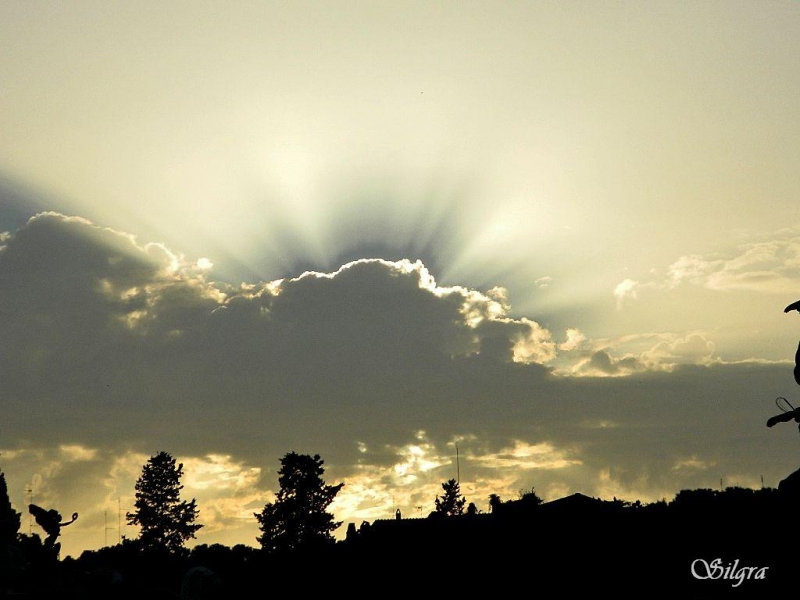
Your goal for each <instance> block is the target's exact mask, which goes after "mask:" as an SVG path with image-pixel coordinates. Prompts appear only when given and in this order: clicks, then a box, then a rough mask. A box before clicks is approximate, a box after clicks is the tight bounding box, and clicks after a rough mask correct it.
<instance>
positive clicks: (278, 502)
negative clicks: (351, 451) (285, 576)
mask: <svg viewBox="0 0 800 600" xmlns="http://www.w3.org/2000/svg"><path fill="white" fill-rule="evenodd" d="M323 463H324V461H323V460H322V459H321V458H320V457H319V454H315V455H314V456H310V455H308V454H297V453H296V452H289V453H287V454H286V455H285V456H284V457H283V458H282V459H281V468H280V469H279V470H278V475H279V477H278V484H279V485H280V490H279V491H278V493H277V494H276V499H275V502H267V504H266V505H265V506H264V509H263V510H262V511H261V512H260V513H254V515H255V517H256V519H257V520H258V523H259V529H260V530H261V533H262V535H261V536H259V537H257V538H256V540H257V541H258V542H259V543H260V544H261V547H262V548H263V549H264V550H267V551H268V552H277V551H284V550H293V549H296V548H309V547H313V546H319V545H325V544H328V543H332V542H333V535H332V532H333V531H334V530H335V529H336V528H337V527H339V525H341V524H342V523H341V521H334V520H333V515H332V514H331V513H329V512H327V509H328V506H330V504H331V502H333V500H334V498H336V495H337V494H338V493H339V490H341V489H342V486H344V483H339V484H336V485H327V484H326V483H325V481H324V480H323V479H322V475H323V473H324V472H325V469H324V468H323V467H322V465H323Z"/></svg>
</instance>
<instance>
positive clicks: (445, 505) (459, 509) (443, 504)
mask: <svg viewBox="0 0 800 600" xmlns="http://www.w3.org/2000/svg"><path fill="white" fill-rule="evenodd" d="M442 489H443V490H444V494H442V497H441V498H440V497H439V496H436V512H437V513H439V514H442V515H444V516H446V517H455V516H458V515H460V514H462V513H463V512H464V504H466V502H467V499H466V498H465V497H464V496H463V495H462V494H461V487H460V486H459V485H458V482H457V481H456V480H455V479H449V480H447V481H445V482H444V483H443V484H442Z"/></svg>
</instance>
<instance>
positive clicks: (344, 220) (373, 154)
mask: <svg viewBox="0 0 800 600" xmlns="http://www.w3.org/2000/svg"><path fill="white" fill-rule="evenodd" d="M798 30H800V5H798V4H797V3H793V2H769V3H764V2H740V1H735V0H734V1H726V2H713V1H710V2H696V3H693V2H682V3H675V2H666V1H663V2H662V1H649V2H635V3H634V2H630V3H628V2H593V1H589V2H580V3H563V2H544V1H543V2H484V1H473V2H469V1H468V2H448V1H442V2H431V1H425V2H414V1H411V2H386V1H377V2H376V1H372V2H359V1H342V0H332V1H329V2H304V1H300V0H298V1H285V2H279V1H276V2H247V1H242V2H237V3H235V4H234V5H231V4H230V3H223V2H209V1H203V0H199V1H196V2H191V3H183V2H174V3H162V2H148V1H145V0H142V1H140V2H136V3H128V4H123V3H109V2H95V1H92V0H85V1H80V2H78V1H67V2H60V3H51V2H42V1H38V0H31V1H26V2H4V3H2V4H0V232H3V233H1V234H0V342H1V343H0V354H2V360H0V394H1V395H2V406H3V410H2V413H3V419H2V424H1V425H0V469H2V470H3V472H4V473H5V474H6V479H7V481H8V486H9V494H10V496H11V500H12V503H13V504H14V506H15V507H16V508H17V510H20V511H22V512H25V506H26V505H27V504H28V503H29V502H30V501H31V499H33V502H34V503H36V504H40V505H43V506H45V507H47V508H53V507H54V508H57V509H58V510H60V511H61V513H62V514H64V515H69V514H71V513H72V512H78V513H79V515H80V516H79V519H78V521H77V522H76V523H75V524H74V525H71V526H70V528H68V529H65V530H64V532H63V535H62V538H61V542H62V546H63V549H62V555H67V554H70V555H73V556H77V555H78V554H80V552H81V551H83V550H85V549H94V548H98V547H101V546H103V545H104V544H108V543H115V542H116V541H117V539H118V537H119V536H121V535H125V536H127V537H131V538H132V537H135V536H136V529H135V528H134V527H131V526H127V525H125V524H124V521H125V519H124V513H125V512H126V511H127V510H131V509H132V505H133V501H134V498H133V494H134V482H135V480H136V478H137V477H138V476H139V474H140V473H141V468H142V466H143V464H144V463H145V462H146V461H147V459H148V458H149V457H150V456H152V455H154V454H156V453H157V452H159V451H162V450H163V451H167V452H169V453H170V454H172V455H173V456H174V457H175V458H176V459H177V460H178V461H179V462H182V463H183V464H184V471H185V475H184V479H183V483H184V485H185V487H184V490H183V493H184V495H185V497H186V498H196V499H197V503H198V507H199V509H200V515H199V522H201V523H202V524H204V527H203V529H201V530H200V531H199V533H198V537H197V539H196V540H195V541H194V542H193V543H209V544H211V543H224V544H227V545H233V544H236V543H244V544H248V545H256V542H255V537H256V536H257V535H258V533H259V532H258V529H257V522H256V521H255V518H254V516H253V513H255V512H260V510H261V509H262V508H263V505H264V503H266V502H268V501H272V499H274V493H275V492H276V491H277V469H278V468H279V467H280V462H279V461H280V458H281V457H282V456H283V455H284V454H286V453H287V452H290V451H296V452H300V453H306V454H319V455H320V456H321V457H322V458H323V460H324V461H325V468H326V472H325V477H326V480H327V481H328V482H329V483H338V482H344V483H345V486H344V488H343V489H342V491H341V492H340V494H339V497H338V498H337V500H336V503H335V504H334V505H333V507H332V510H333V511H334V514H335V515H336V518H337V520H340V521H343V522H344V523H348V522H354V523H356V524H358V523H361V522H362V521H364V520H367V521H371V520H374V519H376V518H386V517H390V516H392V515H393V514H394V511H395V509H398V508H399V509H400V510H401V512H402V513H403V515H406V516H425V515H427V513H428V512H430V511H431V510H432V509H433V508H434V498H435V496H436V495H437V493H440V492H441V483H442V482H443V481H445V480H447V479H449V478H451V477H455V476H456V475H457V474H458V475H459V477H460V483H461V488H462V491H463V492H464V493H465V495H466V496H467V500H468V501H469V502H475V504H476V506H477V507H478V508H479V509H480V510H488V495H489V494H490V493H497V494H499V495H500V496H501V498H503V499H513V498H516V497H517V496H518V494H519V493H520V490H530V489H531V488H532V487H533V488H535V490H536V492H537V493H538V494H539V495H540V496H542V497H543V498H544V499H546V500H553V499H556V498H558V497H561V496H563V495H567V494H570V493H574V492H581V493H584V494H587V495H591V496H595V497H602V498H606V499H610V498H613V497H617V498H622V499H627V500H635V499H641V500H642V501H654V500H658V499H662V498H666V499H671V498H672V497H674V495H675V494H676V493H677V492H678V491H679V490H681V489H687V488H697V487H714V488H716V487H719V486H720V485H723V486H729V485H741V486H746V487H759V486H761V485H762V479H763V484H764V485H767V486H776V485H777V484H778V482H779V481H780V480H781V479H782V478H783V477H785V476H786V475H788V474H789V473H790V472H792V471H793V470H794V469H795V468H796V467H797V464H796V462H795V458H794V455H795V451H796V449H797V447H798V445H799V444H800V437H798V432H797V431H796V429H795V427H794V425H793V424H782V425H780V426H777V427H775V428H774V429H767V428H766V426H765V422H766V419H767V418H768V417H770V416H772V415H773V414H775V413H776V412H778V409H777V408H776V407H775V399H776V397H778V396H784V397H786V398H787V399H789V400H790V402H793V403H794V404H795V405H798V404H800V399H798V397H797V393H796V388H795V386H796V385H797V384H796V383H795V381H794V380H793V376H792V368H793V358H794V353H795V350H796V348H797V340H798V338H799V337H800V316H798V314H796V313H791V314H784V312H783V308H784V307H785V306H786V305H788V304H789V303H790V302H793V301H795V300H797V299H798V297H800V205H798V203H797V199H798V195H799V194H800V171H798V169H797V164H798V163H799V162H800V104H798V102H797V98H798V96H799V93H800V39H798V36H797V35H796V32H797V31H798ZM456 447H457V448H458V461H456ZM120 513H121V514H122V515H123V517H122V519H121V521H122V526H121V527H118V522H119V520H118V516H119V514H120ZM22 529H23V532H25V533H27V532H28V531H31V532H33V533H39V534H40V535H41V534H42V532H41V531H40V530H39V529H38V527H37V525H36V524H35V523H33V524H31V523H30V521H29V519H28V518H27V515H26V516H25V517H24V518H23V528H22ZM343 531H344V527H342V528H341V530H340V532H339V533H342V532H343Z"/></svg>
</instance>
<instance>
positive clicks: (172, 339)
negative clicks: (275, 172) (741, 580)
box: [0, 214, 796, 483]
mask: <svg viewBox="0 0 800 600" xmlns="http://www.w3.org/2000/svg"><path fill="white" fill-rule="evenodd" d="M173 259H175V256H173V255H172V254H170V253H169V252H168V251H167V250H166V249H164V248H161V247H158V246H153V247H148V248H143V247H141V246H137V245H136V243H135V242H134V241H133V240H132V239H131V238H129V237H126V236H122V235H120V234H118V233H115V232H111V231H108V230H103V229H100V228H97V227H95V226H92V225H90V224H89V223H87V222H84V221H80V220H74V219H73V220H70V219H67V218H64V217H62V216H59V215H53V214H50V215H41V216H38V217H36V218H34V219H33V220H31V221H30V222H29V223H28V224H27V225H26V226H24V227H23V228H21V229H19V230H18V231H16V232H14V233H13V234H12V235H11V236H10V237H9V238H8V239H7V240H6V242H5V248H4V249H3V250H2V251H0V282H2V284H1V285H0V316H1V317H2V318H0V339H2V346H0V380H2V395H3V405H4V410H3V412H4V419H3V420H4V425H3V432H2V433H3V438H4V439H3V445H4V446H7V447H8V446H12V447H13V446H20V447H21V446H44V445H53V444H64V443H82V444H86V445H89V446H91V447H100V448H106V449H109V450H114V449H127V448H133V449H137V450H140V451H142V452H145V453H152V452H155V451H156V450H159V449H168V450H169V451H171V452H173V453H177V454H186V455H202V454H206V453H209V452H224V453H230V454H233V455H235V456H237V457H239V458H240V459H242V460H246V461H248V462H249V463H250V464H255V465H264V466H269V467H274V465H275V463H276V461H277V458H278V457H279V456H280V455H282V454H283V453H285V452H287V451H289V450H293V449H295V450H298V451H303V452H318V453H320V454H321V455H323V457H324V458H325V459H326V462H327V463H328V464H331V465H337V464H338V465H347V464H353V463H354V462H355V461H356V459H357V457H358V451H357V448H356V441H360V442H364V443H366V444H367V446H368V447H369V448H370V449H371V452H372V454H370V457H371V460H373V461H376V462H380V461H386V462H387V463H388V462H390V461H391V460H392V457H391V456H390V455H389V454H388V453H385V452H384V451H383V449H385V447H386V445H402V444H405V443H408V441H409V440H410V439H411V438H412V436H413V433H414V432H415V431H417V430H420V429H424V430H425V431H427V432H428V436H429V438H430V439H431V440H433V441H435V442H437V443H438V444H442V446H443V445H444V443H445V442H447V441H448V440H450V439H451V438H452V436H454V435H463V434H473V435H475V436H476V438H475V439H476V441H475V442H474V446H473V447H472V448H471V449H470V452H473V453H475V454H477V453H480V452H490V451H496V450H497V449H499V448H501V447H503V446H507V445H508V444H509V442H510V441H511V440H514V439H521V440H526V441H528V442H530V443H538V442H541V441H548V442H550V443H552V444H554V445H555V446H557V447H559V448H569V449H572V450H573V452H574V453H575V455H576V456H578V457H579V458H580V459H581V460H583V462H584V466H586V467H588V468H594V469H601V468H611V469H612V472H613V474H614V475H615V476H616V477H619V478H620V479H621V480H626V479H630V480H633V479H635V478H637V477H640V476H641V475H642V474H643V473H647V474H648V477H649V480H650V482H651V483H657V482H658V481H660V480H663V481H667V480H668V479H669V477H671V476H672V471H671V468H672V466H673V465H674V464H675V462H676V461H677V460H680V459H685V458H688V457H691V456H701V457H704V459H705V460H709V461H716V462H717V463H718V464H719V470H721V471H726V470H727V471H726V472H731V471H735V472H737V473H759V472H760V473H762V474H769V473H780V472H784V473H785V472H786V464H787V459H786V458H785V457H780V456H779V457H778V458H777V459H775V460H772V459H769V458H768V453H773V450H770V449H774V448H775V439H776V433H775V432H774V431H771V430H767V429H766V427H765V426H764V422H765V420H766V418H767V417H768V416H770V413H771V410H772V404H771V402H772V400H773V399H774V398H775V396H777V395H786V396H789V397H790V398H791V396H790V393H791V391H793V388H791V387H790V386H791V385H793V381H792V379H791V368H790V367H787V366H781V365H777V366H775V365H772V366H770V365H758V364H738V365H714V366H709V367H682V368H678V369H676V370H675V371H673V372H671V373H666V372H659V373H655V372H652V373H651V372H639V373H637V374H635V375H632V376H629V377H613V378H564V377H557V376H555V375H554V374H553V373H552V371H551V370H550V369H549V368H548V367H547V366H545V365H541V364H537V363H528V364H522V363H515V362H513V361H512V347H513V344H514V341H515V339H517V336H518V335H519V333H520V327H522V326H521V325H520V323H519V322H518V321H509V322H503V321H496V320H495V321H487V322H485V323H484V325H481V326H478V327H477V328H473V327H470V326H469V325H468V324H467V323H466V321H465V316H464V314H463V312H462V305H463V303H464V301H465V294H466V291H464V290H458V289H456V290H451V291H449V292H441V293H439V294H434V293H432V292H431V291H430V290H428V289H425V288H424V287H421V286H420V277H421V275H420V271H419V270H403V269H401V268H398V267H397V265H395V264H393V263H388V262H383V261H360V262H356V263H353V264H351V265H350V266H349V267H348V268H346V269H343V270H341V271H339V272H337V273H336V274H335V275H333V276H325V277H323V276H319V275H313V274H309V275H305V276H303V277H299V278H297V279H294V280H286V281H284V282H282V283H281V284H280V293H278V294H277V295H276V294H274V293H273V292H271V291H269V290H270V288H269V287H268V286H265V285H262V284H258V285H255V286H253V287H252V288H248V289H247V290H234V289H232V288H227V287H217V286H214V285H213V284H210V283H208V282H206V281H205V280H204V279H203V277H202V276H201V275H200V274H199V272H198V271H196V270H194V271H193V270H192V269H191V268H188V267H187V268H184V269H183V270H181V269H179V270H178V271H170V270H169V269H167V268H166V267H167V266H168V265H169V263H170V261H172V260H173ZM220 292H224V293H225V294H226V296H225V297H224V298H223V297H222V296H221V295H220ZM484 298H485V297H484ZM132 315H138V316H136V317H135V318H133V317H132ZM602 358H608V357H602ZM598 360H600V358H598ZM608 364H611V363H608ZM598 423H606V424H608V426H605V427H600V426H598ZM777 435H778V436H780V435H786V436H787V437H786V438H780V437H779V439H790V438H789V437H788V435H789V433H788V428H787V431H786V432H783V433H782V434H777ZM793 435H794V436H795V437H796V432H794V433H793ZM791 439H794V438H791ZM724 474H725V473H721V475H724ZM698 481H700V480H699V479H698Z"/></svg>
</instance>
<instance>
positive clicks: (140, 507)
mask: <svg viewBox="0 0 800 600" xmlns="http://www.w3.org/2000/svg"><path fill="white" fill-rule="evenodd" d="M182 476H183V463H179V464H177V465H176V464H175V459H174V458H172V456H170V455H169V454H168V453H166V452H159V453H158V454H156V455H155V456H152V457H150V459H149V460H148V461H147V463H146V464H145V465H144V467H143V468H142V475H141V477H139V479H138V480H137V481H136V503H135V507H136V509H135V510H134V512H132V513H127V514H126V517H127V520H128V523H129V524H131V525H138V526H139V528H140V532H139V543H140V544H141V546H142V547H143V548H148V549H152V548H164V549H166V550H169V551H170V552H177V551H179V550H181V549H182V548H183V545H184V543H185V542H186V540H188V539H189V538H193V537H195V533H196V532H197V530H198V529H200V528H201V527H202V525H200V524H197V523H195V520H196V519H197V515H198V512H199V511H198V509H197V506H196V503H195V500H194V498H192V500H190V501H188V502H187V501H182V500H181V499H180V493H181V490H182V489H183V486H182V485H181V484H180V480H181V477H182Z"/></svg>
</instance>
